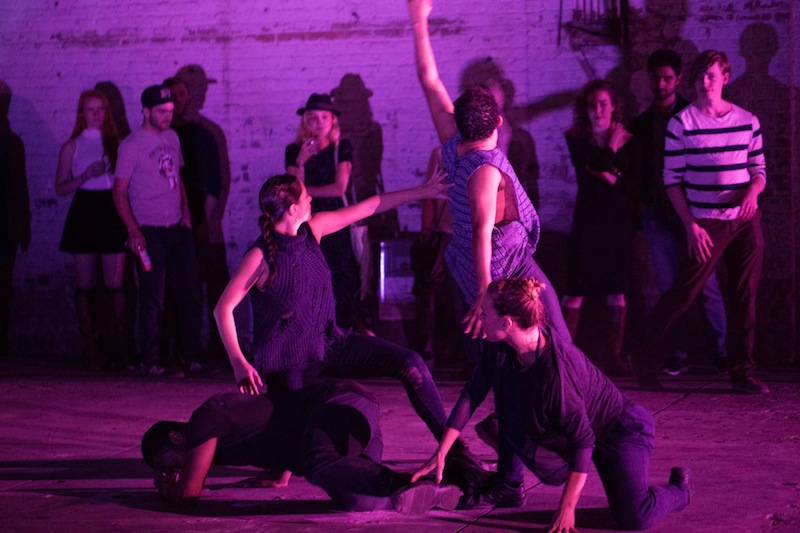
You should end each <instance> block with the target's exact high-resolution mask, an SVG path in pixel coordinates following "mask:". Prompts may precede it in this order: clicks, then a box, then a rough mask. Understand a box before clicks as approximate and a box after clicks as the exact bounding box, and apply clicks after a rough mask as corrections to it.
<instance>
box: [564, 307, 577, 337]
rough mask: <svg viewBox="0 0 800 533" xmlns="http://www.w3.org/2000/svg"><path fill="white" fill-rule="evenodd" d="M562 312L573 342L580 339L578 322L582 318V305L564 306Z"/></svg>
mask: <svg viewBox="0 0 800 533" xmlns="http://www.w3.org/2000/svg"><path fill="white" fill-rule="evenodd" d="M561 313H562V314H563V315H564V322H566V324H567V331H569V335H570V337H572V342H573V343H574V342H576V341H577V340H578V324H579V323H580V319H581V308H580V307H566V306H565V307H562V308H561Z"/></svg>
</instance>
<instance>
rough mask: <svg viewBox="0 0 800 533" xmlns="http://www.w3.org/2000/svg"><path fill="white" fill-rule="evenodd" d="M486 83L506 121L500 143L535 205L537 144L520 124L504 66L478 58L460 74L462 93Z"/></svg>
mask: <svg viewBox="0 0 800 533" xmlns="http://www.w3.org/2000/svg"><path fill="white" fill-rule="evenodd" d="M476 85H485V86H486V87H487V88H488V89H489V90H490V91H491V92H492V94H494V97H495V99H496V100H497V104H498V106H499V107H500V113H501V114H502V115H503V120H504V123H503V125H502V126H501V127H500V128H499V130H498V140H497V144H498V146H499V147H500V149H501V150H503V152H505V154H506V156H507V157H508V161H509V162H510V163H511V166H512V167H513V168H514V171H515V172H516V173H517V177H518V178H519V181H520V183H522V186H523V187H524V188H525V191H526V192H527V193H528V196H529V197H530V199H531V201H532V202H533V205H539V161H538V159H537V158H536V143H535V142H534V140H533V136H531V134H530V133H528V131H527V130H526V129H524V128H522V127H520V126H518V125H517V123H516V122H515V120H514V119H515V113H513V112H512V111H511V110H512V109H513V105H514V95H515V93H516V89H515V87H514V84H513V83H512V82H511V80H509V79H508V78H507V77H506V76H505V73H504V72H503V69H502V68H501V67H500V65H498V64H497V63H495V62H494V60H493V59H492V58H491V57H487V58H484V59H476V60H474V61H472V62H471V63H469V64H468V65H467V66H466V67H465V68H464V71H463V72H462V73H461V92H464V91H466V90H467V89H469V88H471V87H474V86H476Z"/></svg>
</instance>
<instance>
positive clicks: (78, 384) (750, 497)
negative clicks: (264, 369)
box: [0, 356, 800, 533]
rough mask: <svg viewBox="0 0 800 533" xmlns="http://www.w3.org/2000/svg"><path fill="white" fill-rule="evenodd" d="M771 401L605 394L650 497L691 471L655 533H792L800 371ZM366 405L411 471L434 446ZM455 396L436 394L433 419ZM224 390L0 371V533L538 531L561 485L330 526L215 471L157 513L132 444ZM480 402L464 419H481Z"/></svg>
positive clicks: (784, 379) (701, 382)
mask: <svg viewBox="0 0 800 533" xmlns="http://www.w3.org/2000/svg"><path fill="white" fill-rule="evenodd" d="M763 376H764V377H766V378H767V379H768V383H769V386H770V388H771V389H772V394H770V395H769V396H763V397H762V396H744V395H739V394H732V393H731V392H730V391H729V388H728V382H727V380H726V379H725V378H723V377H719V376H712V375H710V374H708V373H703V372H701V371H697V372H695V373H691V374H689V375H687V376H681V377H680V378H668V379H665V380H664V381H665V384H666V386H667V390H666V391H665V392H659V393H655V392H643V391H640V390H638V389H636V388H634V387H633V386H632V382H631V380H625V379H622V380H618V385H619V386H620V387H621V388H622V389H623V391H625V392H626V393H627V394H628V395H629V396H630V397H631V398H633V399H635V400H636V401H638V402H640V403H642V404H643V405H644V406H646V407H647V408H649V409H650V410H651V411H652V412H653V413H654V415H655V419H656V428H657V443H656V448H655V452H654V454H653V457H652V461H651V480H652V482H653V483H663V482H665V481H666V479H667V477H668V475H669V468H670V467H671V466H674V465H683V466H688V467H690V468H691V469H692V471H693V472H694V478H695V482H696V492H695V496H694V499H693V501H692V503H691V505H690V506H689V507H688V508H687V509H685V510H684V511H682V512H680V513H676V514H673V515H670V516H668V517H667V518H665V519H664V520H663V521H661V522H660V523H659V524H658V525H657V526H656V527H655V528H653V529H652V530H651V531H654V532H659V533H661V532H695V531H698V532H699V531H702V532H717V531H718V532H740V531H741V532H758V531H765V532H766V531H769V532H776V533H783V532H790V531H791V532H796V531H800V507H799V506H800V373H798V372H796V371H794V372H772V373H764V374H763ZM365 384H366V385H367V386H368V388H370V389H371V390H372V391H373V392H374V393H375V394H376V395H377V396H378V397H379V399H380V401H381V407H382V427H383V431H384V440H385V444H386V448H385V453H384V459H385V461H386V462H387V463H388V464H390V465H391V466H392V467H394V468H396V469H401V470H413V469H414V468H416V467H417V466H418V465H420V464H421V463H422V462H423V461H424V460H425V459H426V458H427V457H429V455H430V454H431V453H432V451H433V450H434V447H435V443H434V441H433V440H432V438H431V437H430V435H428V433H427V430H426V429H425V427H424V426H423V424H422V423H421V422H420V421H419V420H418V419H417V418H416V417H415V415H414V413H413V411H412V410H411V407H410V406H409V404H408V401H407V399H406V396H405V393H404V391H403V390H402V388H401V387H400V386H399V385H398V384H397V383H395V382H393V381H388V380H374V381H369V382H366V383H365ZM460 385H461V384H460V383H459V382H456V381H442V382H440V389H441V392H442V396H443V399H444V401H445V405H446V407H447V408H448V410H449V408H450V407H451V406H452V404H453V402H454V401H455V399H456V397H457V395H458V392H459V389H460ZM232 390H234V387H233V380H232V377H231V376H227V375H222V376H219V377H216V378H213V379H212V378H198V379H180V380H179V379H161V378H140V377H138V376H126V375H122V374H116V375H114V374H94V373H88V372H82V371H78V370H74V365H72V364H70V362H69V361H61V360H56V359H55V358H47V357H36V358H32V359H31V358H27V359H26V358H23V357H21V356H20V357H15V358H12V359H4V360H0V458H1V459H0V531H58V532H71V531H83V532H86V531H136V532H139V531H148V532H153V533H154V532H159V531H170V532H175V531H214V532H216V531H237V532H241V531H278V530H280V531H310V530H314V531H332V532H337V531H354V530H358V531H373V530H380V531H382V532H384V533H391V532H395V531H397V532H401V531H402V532H403V533H407V532H409V531H423V530H424V531H444V532H456V531H459V532H461V531H463V532H470V533H474V532H482V531H501V530H502V531H546V526H547V524H548V523H549V520H550V518H551V516H552V512H553V510H554V509H555V507H556V505H557V502H558V498H559V495H560V491H561V488H560V487H548V486H544V485H541V484H540V483H538V481H537V480H536V479H535V478H534V477H533V476H532V475H531V476H530V478H529V479H528V480H527V482H526V487H527V505H526V506H525V507H524V508H520V509H490V508H484V509H479V510H471V511H455V512H441V511H435V512H431V513H429V514H427V515H425V516H422V517H406V516H402V515H398V514H396V513H393V512H388V511H382V512H372V513H341V512H336V511H334V510H332V509H331V508H330V506H329V505H328V503H327V501H326V497H325V494H324V493H323V492H322V491H320V490H319V489H317V488H316V487H313V486H311V485H309V484H308V483H306V482H305V481H304V480H303V479H300V478H293V479H292V480H291V482H290V484H289V486H288V488H286V489H245V488H240V487H237V486H236V482H237V481H238V480H241V479H242V478H244V477H247V476H248V475H250V472H248V471H245V470H243V469H237V468H215V469H213V470H212V471H211V474H210V475H209V478H208V480H207V482H206V490H205V491H204V493H203V498H202V501H201V503H200V505H199V506H197V507H196V508H194V509H191V510H174V509H169V508H167V507H165V506H164V505H163V504H162V503H161V502H160V501H159V499H158V498H157V496H156V494H155V492H154V489H153V487H152V481H151V472H150V470H149V469H148V468H147V466H146V465H145V464H144V462H143V460H142V459H141V457H140V455H139V440H140V437H141V435H142V433H143V432H144V431H145V429H146V428H147V427H149V425H150V424H151V423H153V422H154V421H156V420H158V419H170V418H174V419H179V420H185V419H187V418H188V416H189V414H190V413H191V411H192V409H193V408H195V407H196V406H198V405H199V404H200V403H201V402H202V401H203V400H205V399H206V398H207V397H209V396H211V395H212V394H215V393H217V392H223V391H232ZM489 406H490V403H489V404H485V405H484V406H482V407H481V410H480V411H479V412H478V413H477V414H476V416H475V417H474V418H473V421H478V420H480V419H481V418H482V417H483V416H484V415H485V414H487V413H488V412H489ZM465 438H466V440H467V442H468V443H469V444H470V446H471V448H472V449H473V451H475V452H476V454H477V455H478V456H479V457H480V458H481V459H482V460H484V461H485V462H487V464H489V465H491V463H492V461H493V460H494V459H495V457H494V455H493V453H492V452H491V451H490V449H489V448H488V447H487V446H486V445H484V444H483V443H482V442H481V441H479V440H478V439H477V437H476V436H475V432H474V429H473V427H472V424H470V426H469V428H468V429H467V430H466V432H465ZM577 525H578V527H579V529H580V531H581V532H583V533H589V532H598V531H615V525H614V522H613V521H612V519H611V516H610V514H609V512H608V508H607V502H606V498H605V495H604V492H603V489H602V486H601V485H600V480H599V478H598V477H597V475H596V473H594V472H592V473H591V474H590V476H589V481H588V483H587V486H586V489H585V490H584V493H583V496H582V498H581V502H580V509H579V511H578V514H577Z"/></svg>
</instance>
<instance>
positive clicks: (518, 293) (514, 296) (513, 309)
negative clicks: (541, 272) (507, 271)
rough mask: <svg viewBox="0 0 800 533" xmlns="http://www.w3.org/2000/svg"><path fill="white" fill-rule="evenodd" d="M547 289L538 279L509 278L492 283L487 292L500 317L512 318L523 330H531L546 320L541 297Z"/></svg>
mask: <svg viewBox="0 0 800 533" xmlns="http://www.w3.org/2000/svg"><path fill="white" fill-rule="evenodd" d="M545 288H546V287H545V284H544V283H542V282H540V281H539V280H537V279H536V278H507V279H498V280H495V281H493V282H491V283H490V284H489V288H488V289H487V291H488V293H489V295H490V296H491V297H492V301H493V302H494V309H495V311H497V314H498V315H501V316H508V317H511V318H513V319H514V321H515V322H517V324H519V326H520V327H521V328H523V329H530V328H532V327H533V326H538V325H539V324H541V323H542V321H543V320H544V304H542V300H541V298H540V297H539V296H540V295H541V293H542V291H543V290H545Z"/></svg>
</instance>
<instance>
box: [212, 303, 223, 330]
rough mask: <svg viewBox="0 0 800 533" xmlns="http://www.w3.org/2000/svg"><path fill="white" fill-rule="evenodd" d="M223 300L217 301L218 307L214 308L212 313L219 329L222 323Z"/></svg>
mask: <svg viewBox="0 0 800 533" xmlns="http://www.w3.org/2000/svg"><path fill="white" fill-rule="evenodd" d="M222 313H223V311H222V298H220V299H219V300H218V301H217V305H215V306H214V310H213V311H212V312H211V314H212V315H214V321H215V322H216V323H217V326H218V327H219V325H220V322H221V321H222Z"/></svg>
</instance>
